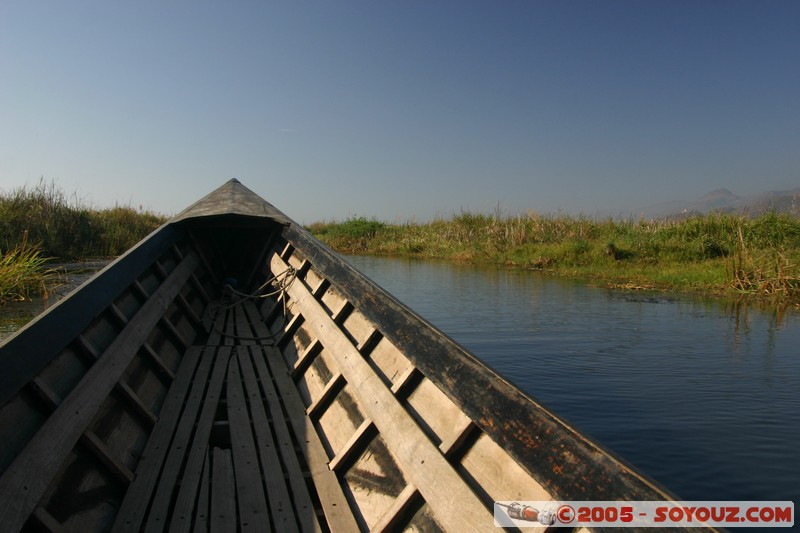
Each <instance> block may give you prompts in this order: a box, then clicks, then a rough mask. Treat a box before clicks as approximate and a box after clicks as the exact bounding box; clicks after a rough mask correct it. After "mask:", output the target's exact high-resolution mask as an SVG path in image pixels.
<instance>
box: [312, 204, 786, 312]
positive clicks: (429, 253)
mask: <svg viewBox="0 0 800 533" xmlns="http://www.w3.org/2000/svg"><path fill="white" fill-rule="evenodd" d="M309 230H310V231H311V232H312V233H313V234H314V235H315V236H317V237H318V238H319V239H320V240H322V241H323V242H325V243H326V244H327V245H328V246H330V247H331V248H333V249H334V250H336V251H338V252H342V253H349V254H375V255H398V256H412V257H431V258H444V259H450V260H455V261H463V262H470V263H477V264H496V265H502V266H506V267H509V268H520V269H531V270H540V271H545V272H548V273H551V274H554V275H558V276H567V277H572V278H579V279H583V280H586V281H588V282H590V283H593V284H602V285H607V286H610V287H618V288H625V289H632V290H634V289H653V290H669V291H680V292H702V293H707V294H713V295H720V296H742V295H745V296H749V297H759V298H770V299H776V300H779V301H781V302H786V303H791V304H800V218H798V217H796V216H791V215H785V214H773V213H771V214H766V215H762V216H760V217H757V218H748V217H744V216H736V215H727V214H709V215H705V216H693V217H689V218H685V219H681V220H645V219H641V220H633V219H626V220H619V219H604V220H597V219H592V218H589V217H573V216H569V215H558V216H549V215H547V216H539V215H536V214H533V213H531V214H529V215H525V216H513V217H500V216H497V215H482V214H474V213H468V212H462V213H460V214H458V215H454V216H453V217H452V218H450V219H436V220H434V221H432V222H429V223H424V224H418V223H412V222H408V223H405V224H388V223H385V222H380V221H377V220H368V219H365V218H352V219H349V220H346V221H344V222H318V223H314V224H312V225H310V226H309Z"/></svg>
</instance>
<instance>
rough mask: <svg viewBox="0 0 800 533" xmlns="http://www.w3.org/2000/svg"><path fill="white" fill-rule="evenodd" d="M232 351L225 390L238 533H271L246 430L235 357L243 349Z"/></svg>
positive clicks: (246, 415) (249, 433) (252, 444)
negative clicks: (239, 531)
mask: <svg viewBox="0 0 800 533" xmlns="http://www.w3.org/2000/svg"><path fill="white" fill-rule="evenodd" d="M236 351H237V357H235V358H233V359H231V362H230V364H229V365H228V387H227V390H228V420H229V422H230V433H231V453H232V459H233V469H234V473H235V475H234V478H235V480H236V500H237V502H238V509H239V514H238V517H239V518H238V520H239V525H240V527H241V531H242V532H248V531H271V528H270V525H269V514H268V511H267V499H266V496H265V494H264V489H263V487H262V484H261V469H260V467H259V462H258V454H257V452H256V443H255V439H254V437H253V432H252V429H251V427H250V415H249V412H248V409H247V402H246V398H245V394H244V388H243V386H242V375H241V371H240V369H239V357H240V356H244V357H247V355H248V354H247V348H246V347H244V346H238V347H237V350H236Z"/></svg>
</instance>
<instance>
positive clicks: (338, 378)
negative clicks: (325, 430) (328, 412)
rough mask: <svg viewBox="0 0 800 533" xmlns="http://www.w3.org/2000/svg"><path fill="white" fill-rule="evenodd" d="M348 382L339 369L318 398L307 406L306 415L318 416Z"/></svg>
mask: <svg viewBox="0 0 800 533" xmlns="http://www.w3.org/2000/svg"><path fill="white" fill-rule="evenodd" d="M346 383H347V382H346V381H345V380H344V376H342V373H341V372H339V371H337V372H336V373H335V374H334V375H333V376H331V379H329V380H328V383H327V384H326V385H325V388H324V389H322V392H320V393H319V397H317V399H316V400H315V401H314V402H312V403H311V405H309V406H308V407H307V408H306V415H307V416H310V417H311V418H318V415H319V411H320V410H322V409H323V408H324V407H325V406H326V405H327V404H328V402H330V401H331V400H332V399H333V398H334V397H335V396H336V395H337V394H339V391H341V390H342V388H344V386H345V384H346Z"/></svg>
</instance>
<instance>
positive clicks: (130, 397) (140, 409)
mask: <svg viewBox="0 0 800 533" xmlns="http://www.w3.org/2000/svg"><path fill="white" fill-rule="evenodd" d="M115 390H116V391H118V392H119V394H120V395H121V396H122V397H123V398H124V399H125V400H126V401H127V402H128V404H129V405H130V406H131V408H132V409H133V411H134V412H135V413H136V414H138V415H139V416H140V417H141V418H142V419H143V420H144V421H145V422H147V423H148V424H149V425H150V426H154V425H155V423H156V422H157V421H158V416H157V415H156V414H155V413H154V412H153V411H151V410H150V408H149V407H147V406H146V405H145V404H144V402H143V401H142V399H141V398H140V397H139V395H138V394H136V392H134V390H133V389H131V388H130V387H129V386H128V384H127V383H124V382H122V381H120V382H119V383H117V386H116V387H115Z"/></svg>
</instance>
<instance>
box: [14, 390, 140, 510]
mask: <svg viewBox="0 0 800 533" xmlns="http://www.w3.org/2000/svg"><path fill="white" fill-rule="evenodd" d="M30 386H31V387H32V388H33V390H34V392H35V393H36V394H37V395H38V396H39V397H40V398H41V399H42V400H43V401H44V402H45V403H47V406H48V407H49V408H50V409H51V410H53V411H54V410H55V409H56V407H58V405H59V404H60V403H61V401H62V400H61V398H60V397H59V396H58V394H56V392H55V391H54V390H53V389H51V388H50V386H49V385H47V383H45V382H44V381H43V380H42V379H41V378H39V377H36V378H34V379H33V380H32V381H31V383H30ZM80 442H82V443H83V444H84V445H85V446H86V447H87V448H88V449H89V451H91V452H92V453H93V454H94V455H95V456H96V457H97V458H98V459H99V460H100V462H101V463H103V465H105V466H106V468H108V470H110V472H111V474H113V475H114V477H116V478H117V479H118V480H120V481H121V482H122V483H123V484H125V485H128V484H129V483H130V482H131V481H133V478H134V475H133V472H131V470H130V468H128V467H127V465H125V464H124V463H123V462H122V461H120V460H119V458H117V457H116V456H115V455H114V454H113V453H112V452H111V450H109V448H108V446H107V445H106V444H105V443H104V442H103V441H102V440H100V437H98V436H97V435H96V434H95V433H94V432H93V431H91V430H89V431H86V433H84V434H83V435H82V436H81V439H80ZM37 509H41V507H37Z"/></svg>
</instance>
